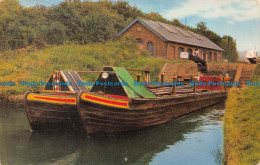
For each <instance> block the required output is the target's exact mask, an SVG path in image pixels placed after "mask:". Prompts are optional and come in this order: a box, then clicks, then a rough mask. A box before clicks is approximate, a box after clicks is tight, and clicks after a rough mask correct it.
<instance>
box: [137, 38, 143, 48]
mask: <svg viewBox="0 0 260 165" xmlns="http://www.w3.org/2000/svg"><path fill="white" fill-rule="evenodd" d="M136 41H137V43H138V44H139V45H140V48H141V49H142V48H143V46H144V43H143V40H142V39H141V38H137V39H136Z"/></svg>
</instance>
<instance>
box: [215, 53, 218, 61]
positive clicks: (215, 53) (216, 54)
mask: <svg viewBox="0 0 260 165" xmlns="http://www.w3.org/2000/svg"><path fill="white" fill-rule="evenodd" d="M217 59H218V58H217V53H216V52H215V53H214V61H216V62H217Z"/></svg>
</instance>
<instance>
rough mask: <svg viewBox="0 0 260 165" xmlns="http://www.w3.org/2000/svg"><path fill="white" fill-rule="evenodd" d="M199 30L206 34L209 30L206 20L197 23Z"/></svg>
mask: <svg viewBox="0 0 260 165" xmlns="http://www.w3.org/2000/svg"><path fill="white" fill-rule="evenodd" d="M197 30H198V32H199V33H201V34H203V35H206V34H207V31H208V27H207V23H206V22H200V23H197Z"/></svg>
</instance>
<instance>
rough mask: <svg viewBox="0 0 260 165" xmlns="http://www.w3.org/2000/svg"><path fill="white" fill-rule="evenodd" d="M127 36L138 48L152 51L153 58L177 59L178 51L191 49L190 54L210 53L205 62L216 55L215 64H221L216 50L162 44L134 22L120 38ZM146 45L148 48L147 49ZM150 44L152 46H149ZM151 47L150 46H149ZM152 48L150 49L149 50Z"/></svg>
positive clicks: (220, 54) (151, 33)
mask: <svg viewBox="0 0 260 165" xmlns="http://www.w3.org/2000/svg"><path fill="white" fill-rule="evenodd" d="M125 36H129V37H132V38H134V39H136V40H138V41H139V43H140V47H141V48H142V49H145V50H148V51H149V50H150V52H151V51H153V56H154V57H160V58H167V59H178V52H179V51H178V50H179V48H183V49H184V52H187V51H188V49H191V50H192V52H193V51H195V50H198V49H200V50H202V51H203V52H205V53H209V52H211V59H210V58H209V55H208V54H207V55H206V60H207V61H213V62H215V60H214V55H215V53H216V55H217V62H222V52H220V51H216V50H210V49H205V48H199V47H196V46H191V45H185V44H178V43H167V42H164V41H163V40H162V39H161V38H160V37H158V36H157V35H156V34H154V33H153V32H152V31H150V30H149V29H148V28H146V27H145V26H143V25H142V24H141V23H139V22H136V23H135V24H133V25H132V26H131V27H130V28H128V29H127V30H126V31H125V32H124V33H123V34H122V36H121V37H125ZM148 43H150V47H149V48H148ZM151 43H152V44H151ZM151 45H152V46H151ZM151 47H152V48H151ZM199 57H200V58H203V55H202V54H201V53H200V54H199Z"/></svg>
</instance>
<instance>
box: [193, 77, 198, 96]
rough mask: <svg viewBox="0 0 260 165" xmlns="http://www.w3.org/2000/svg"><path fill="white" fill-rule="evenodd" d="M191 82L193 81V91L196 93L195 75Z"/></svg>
mask: <svg viewBox="0 0 260 165" xmlns="http://www.w3.org/2000/svg"><path fill="white" fill-rule="evenodd" d="M193 82H194V85H193V93H196V85H195V84H196V82H197V79H196V77H195V76H193Z"/></svg>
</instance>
